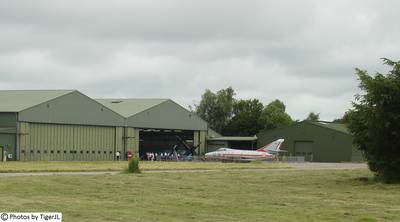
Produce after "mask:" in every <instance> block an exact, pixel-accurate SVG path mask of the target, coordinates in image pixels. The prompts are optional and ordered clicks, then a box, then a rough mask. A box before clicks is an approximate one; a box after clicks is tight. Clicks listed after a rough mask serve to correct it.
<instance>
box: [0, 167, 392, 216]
mask: <svg viewBox="0 0 400 222" xmlns="http://www.w3.org/2000/svg"><path fill="white" fill-rule="evenodd" d="M366 178H367V179H366ZM368 178H372V174H371V173H370V172H369V171H368V170H366V169H362V170H309V171H297V170H296V171H293V170H280V171H268V170H265V171H252V172H239V171H218V172H206V173H193V172H181V173H144V174H117V175H53V176H27V177H0V190H1V191H2V192H0V206H1V210H2V211H14V212H15V211H60V212H62V213H63V221H400V185H387V184H381V183H376V182H374V181H373V180H372V179H368Z"/></svg>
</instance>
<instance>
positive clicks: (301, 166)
mask: <svg viewBox="0 0 400 222" xmlns="http://www.w3.org/2000/svg"><path fill="white" fill-rule="evenodd" d="M288 165H289V166H290V167H291V168H278V169H218V170H151V171H144V173H183V172H187V173H205V172H220V171H230V172H252V171H285V170H343V169H366V168H368V166H367V164H365V163H310V162H303V163H288ZM119 173H120V172H119V171H96V172H32V173H0V177H16V176H50V175H98V174H119Z"/></svg>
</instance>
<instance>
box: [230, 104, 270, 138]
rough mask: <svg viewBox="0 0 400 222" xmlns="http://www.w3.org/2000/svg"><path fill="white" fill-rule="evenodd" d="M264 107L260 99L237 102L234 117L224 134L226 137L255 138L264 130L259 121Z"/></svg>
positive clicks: (234, 106)
mask: <svg viewBox="0 0 400 222" xmlns="http://www.w3.org/2000/svg"><path fill="white" fill-rule="evenodd" d="M263 107H264V105H263V104H262V103H261V102H260V101H259V100H258V99H248V100H239V101H236V102H235V103H234V105H233V117H232V119H231V121H230V123H229V124H228V126H227V127H226V128H225V130H224V131H222V133H223V134H224V135H235V136H253V135H255V134H257V133H258V131H259V130H260V129H262V125H261V124H260V122H259V121H258V119H259V118H260V115H261V112H262V110H263Z"/></svg>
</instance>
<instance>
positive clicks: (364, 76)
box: [348, 59, 400, 182]
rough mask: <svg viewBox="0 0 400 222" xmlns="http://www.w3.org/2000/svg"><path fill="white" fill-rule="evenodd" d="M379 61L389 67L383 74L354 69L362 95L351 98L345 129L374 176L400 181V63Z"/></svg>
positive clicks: (386, 60) (384, 179)
mask: <svg viewBox="0 0 400 222" xmlns="http://www.w3.org/2000/svg"><path fill="white" fill-rule="evenodd" d="M383 61H384V64H386V65H389V66H391V68H392V70H391V71H389V73H388V74H385V75H384V74H381V73H377V74H376V75H375V76H374V77H372V76H370V75H369V74H368V73H367V71H365V70H361V69H356V73H357V75H358V78H359V80H360V85H359V87H360V89H361V90H362V91H363V92H364V94H363V95H356V97H355V102H353V109H351V110H350V111H349V112H348V119H349V122H348V127H349V130H350V132H351V133H352V134H353V138H354V143H355V144H356V145H357V146H358V148H359V149H360V150H361V151H363V153H364V155H365V157H366V159H367V161H368V165H369V168H370V169H371V171H373V172H374V173H375V176H376V177H377V178H378V179H382V180H383V181H385V182H400V61H398V62H394V61H391V60H389V59H383Z"/></svg>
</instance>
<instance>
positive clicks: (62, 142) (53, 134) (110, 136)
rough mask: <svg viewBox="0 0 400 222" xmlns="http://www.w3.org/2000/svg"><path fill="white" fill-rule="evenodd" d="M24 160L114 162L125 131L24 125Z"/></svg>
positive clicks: (22, 148)
mask: <svg viewBox="0 0 400 222" xmlns="http://www.w3.org/2000/svg"><path fill="white" fill-rule="evenodd" d="M19 147H20V149H19V152H20V160H67V161H68V160H70V161H73V160H78V161H86V160H88V161H93V160H113V159H114V157H115V152H116V151H120V152H121V154H123V149H122V148H123V128H122V127H104V126H82V125H64V124H38V123H27V122H20V146H19Z"/></svg>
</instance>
